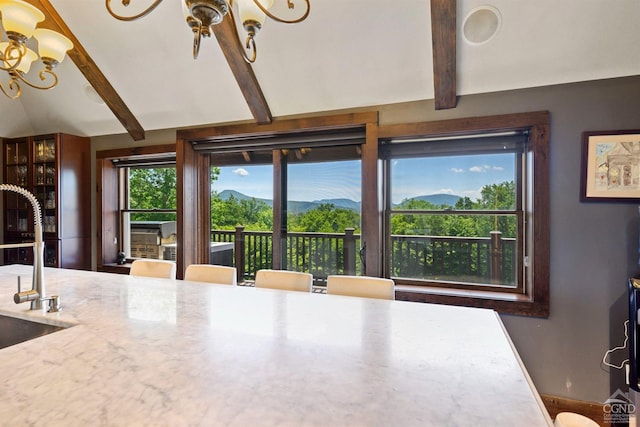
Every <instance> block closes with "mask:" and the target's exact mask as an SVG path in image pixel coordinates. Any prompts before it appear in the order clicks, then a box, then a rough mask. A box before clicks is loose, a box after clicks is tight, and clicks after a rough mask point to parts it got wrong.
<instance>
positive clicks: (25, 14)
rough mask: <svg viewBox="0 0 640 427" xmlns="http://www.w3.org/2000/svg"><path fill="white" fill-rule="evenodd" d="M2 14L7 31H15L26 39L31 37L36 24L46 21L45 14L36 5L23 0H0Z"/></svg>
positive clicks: (0, 12) (3, 24)
mask: <svg viewBox="0 0 640 427" xmlns="http://www.w3.org/2000/svg"><path fill="white" fill-rule="evenodd" d="M0 14H2V26H3V27H4V30H5V32H7V33H8V35H9V36H10V34H9V33H15V34H19V35H20V36H22V38H23V39H24V40H26V39H29V38H30V37H31V36H32V35H33V32H34V30H35V29H36V25H38V23H39V22H42V21H44V14H43V13H42V12H40V10H38V9H37V8H36V7H34V6H31V5H30V4H29V3H26V2H24V1H21V0H0Z"/></svg>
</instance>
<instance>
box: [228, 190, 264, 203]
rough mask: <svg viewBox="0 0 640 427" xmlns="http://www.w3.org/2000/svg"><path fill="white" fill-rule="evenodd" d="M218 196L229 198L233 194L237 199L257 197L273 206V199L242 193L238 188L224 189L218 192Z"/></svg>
mask: <svg viewBox="0 0 640 427" xmlns="http://www.w3.org/2000/svg"><path fill="white" fill-rule="evenodd" d="M218 196H220V199H221V200H229V198H231V196H233V198H234V199H236V200H251V199H256V200H259V201H261V202H265V203H266V204H268V205H269V206H273V200H271V199H260V198H258V197H251V196H247V195H246V194H242V193H241V192H239V191H236V190H223V191H221V192H220V193H218Z"/></svg>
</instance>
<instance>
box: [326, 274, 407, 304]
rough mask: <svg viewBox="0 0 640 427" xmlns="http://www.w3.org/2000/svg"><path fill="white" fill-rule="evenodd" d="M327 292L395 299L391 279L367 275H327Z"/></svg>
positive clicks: (393, 285) (393, 284)
mask: <svg viewBox="0 0 640 427" xmlns="http://www.w3.org/2000/svg"><path fill="white" fill-rule="evenodd" d="M327 294H332V295H348V296H354V297H364V298H377V299H390V300H395V299H396V293H395V283H394V281H393V280H392V279H384V278H381V277H369V276H341V275H329V276H327Z"/></svg>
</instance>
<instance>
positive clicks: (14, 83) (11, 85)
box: [0, 78, 22, 99]
mask: <svg viewBox="0 0 640 427" xmlns="http://www.w3.org/2000/svg"><path fill="white" fill-rule="evenodd" d="M14 88H15V89H14ZM0 90H2V93H4V94H5V96H6V97H7V98H11V99H18V98H20V95H21V93H22V88H21V87H20V84H19V83H18V82H17V81H16V80H15V79H13V78H12V79H11V80H9V90H8V91H7V89H5V87H4V85H3V84H2V82H0ZM12 91H15V95H12V94H11V92H12Z"/></svg>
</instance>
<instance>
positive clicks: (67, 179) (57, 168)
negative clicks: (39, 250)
mask: <svg viewBox="0 0 640 427" xmlns="http://www.w3.org/2000/svg"><path fill="white" fill-rule="evenodd" d="M3 148H4V151H3V154H4V168H3V179H4V181H3V182H4V183H6V184H15V185H19V186H21V187H24V188H26V189H27V190H29V191H31V192H32V193H33V194H34V195H35V196H36V198H37V199H38V201H39V203H40V207H41V209H42V231H43V240H44V242H45V253H44V258H45V259H44V262H45V265H46V266H48V267H63V268H75V269H85V270H89V269H90V268H91V242H90V232H91V231H90V230H91V214H90V212H91V205H90V200H91V199H90V196H91V194H90V182H89V181H90V142H89V138H84V137H78V136H73V135H67V134H53V135H41V136H34V137H28V138H16V139H5V140H4V141H3ZM3 193H4V194H3V202H4V242H5V243H18V242H31V241H33V239H34V218H33V209H32V207H31V204H30V203H29V201H28V200H27V199H26V198H24V197H23V196H21V195H19V194H17V193H13V192H9V191H5V192H3ZM4 262H5V264H15V263H26V264H31V263H32V262H33V250H32V249H31V248H20V249H5V250H4Z"/></svg>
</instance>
